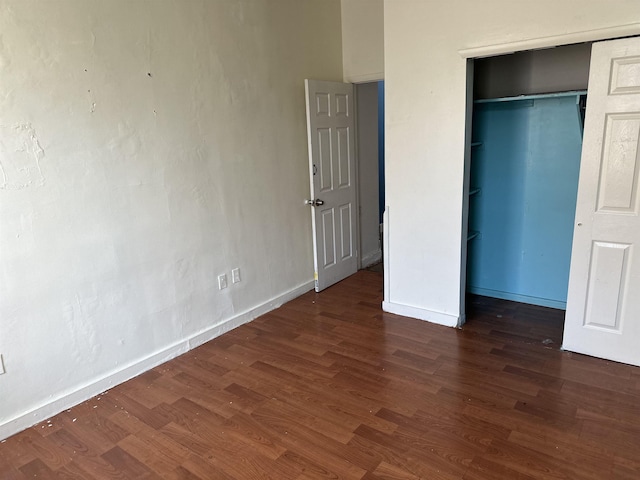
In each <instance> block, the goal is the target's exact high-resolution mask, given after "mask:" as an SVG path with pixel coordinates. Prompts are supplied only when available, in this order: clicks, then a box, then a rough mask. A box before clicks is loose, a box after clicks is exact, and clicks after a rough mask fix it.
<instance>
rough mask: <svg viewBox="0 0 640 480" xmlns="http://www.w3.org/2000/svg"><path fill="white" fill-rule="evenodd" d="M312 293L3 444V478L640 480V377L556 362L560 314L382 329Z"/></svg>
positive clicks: (535, 311)
mask: <svg viewBox="0 0 640 480" xmlns="http://www.w3.org/2000/svg"><path fill="white" fill-rule="evenodd" d="M381 291H382V277H381V275H380V274H378V273H375V272H368V271H364V272H359V273H358V274H357V275H355V276H353V277H351V278H349V279H347V280H345V281H344V282H342V283H341V284H339V285H337V286H334V287H332V288H330V289H328V290H327V291H325V292H323V293H321V294H315V293H313V292H310V293H308V294H306V295H303V296H302V297H300V298H298V299H296V300H294V301H293V302H290V303H288V304H287V305H285V306H284V307H282V308H280V309H278V310H275V311H274V312H272V313H270V314H268V315H265V316H263V317H261V318H259V319H257V320H255V321H254V322H252V323H251V324H248V325H245V326H243V327H240V328H238V329H236V330H234V331H232V332H230V333H227V334H225V335H223V336H222V337H219V338H218V339H216V340H214V341H212V342H209V343H207V344H205V345H203V346H202V347H200V348H198V349H196V350H193V351H192V352H190V353H188V354H186V355H184V356H182V357H180V358H177V359H175V360H173V361H170V362H168V363H166V364H164V365H161V366H159V367H158V368H155V369H153V370H151V371H149V372H147V373H145V374H144V375H141V376H140V377H137V378H135V379H134V380H131V381H129V382H127V383H125V384H123V385H121V386H119V387H116V388H114V389H112V390H111V391H109V392H106V393H104V394H102V395H100V396H98V397H96V398H94V399H92V400H90V401H88V402H86V403H84V404H82V405H79V406H77V407H74V408H73V409H71V410H70V411H68V412H64V413H62V414H60V415H57V416H56V417H53V418H52V419H50V420H49V421H47V422H43V423H41V424H39V425H36V426H35V427H33V428H30V429H28V430H26V431H25V432H23V433H21V434H19V435H16V436H14V437H12V438H9V439H8V440H7V441H6V442H4V443H2V444H0V478H2V479H5V480H6V479H27V478H34V477H37V478H57V479H83V480H85V479H93V478H95V479H98V478H110V479H111V478H114V479H123V478H131V479H157V478H167V479H191V480H195V479H201V480H204V479H238V480H245V479H277V480H282V479H299V480H310V479H364V480H379V479H429V480H432V479H433V480H439V479H467V480H473V479H492V480H493V479H509V480H514V479H515V480H518V479H546V478H549V479H594V480H603V479H639V478H640V455H639V450H640V369H638V368H635V367H630V366H626V365H621V364H616V363H611V362H606V361H602V360H596V359H593V358H590V357H585V356H581V355H575V354H571V353H566V352H561V351H559V346H560V343H561V335H562V312H560V311H557V310H551V309H545V308H539V307H531V306H526V305H521V304H516V303H511V302H506V301H499V300H491V299H486V298H482V297H475V298H472V299H470V304H469V310H470V315H469V320H468V323H467V325H466V326H465V328H464V329H463V330H455V329H450V328H446V327H438V326H435V325H432V324H429V323H426V322H421V321H417V320H411V319H407V318H403V317H398V316H395V315H390V314H385V313H383V312H382V311H381V309H380V303H381V300H382V293H381Z"/></svg>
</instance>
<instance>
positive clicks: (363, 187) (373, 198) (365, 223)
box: [354, 81, 384, 270]
mask: <svg viewBox="0 0 640 480" xmlns="http://www.w3.org/2000/svg"><path fill="white" fill-rule="evenodd" d="M354 86H355V96H356V144H357V155H358V209H359V215H358V216H359V231H360V235H359V252H360V255H359V258H360V269H374V270H376V269H378V270H379V269H380V268H381V266H382V254H383V252H382V213H383V210H384V82H383V81H378V82H368V83H359V84H355V85H354Z"/></svg>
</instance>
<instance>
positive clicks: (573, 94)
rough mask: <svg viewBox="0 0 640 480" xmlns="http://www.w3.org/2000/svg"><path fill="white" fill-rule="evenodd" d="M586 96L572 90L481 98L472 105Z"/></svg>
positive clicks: (584, 91)
mask: <svg viewBox="0 0 640 480" xmlns="http://www.w3.org/2000/svg"><path fill="white" fill-rule="evenodd" d="M586 94H587V91H586V90H572V91H569V92H558V93H537V94H535V95H519V96H516V97H500V98H483V99H480V100H474V101H473V103H499V102H515V101H518V100H536V99H538V98H556V97H579V96H580V95H586ZM471 145H473V144H471Z"/></svg>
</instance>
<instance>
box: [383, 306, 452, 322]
mask: <svg viewBox="0 0 640 480" xmlns="http://www.w3.org/2000/svg"><path fill="white" fill-rule="evenodd" d="M382 310H384V311H385V312H389V313H395V314H396V315H402V316H403V317H411V318H417V319H418V320H426V321H427V322H431V323H437V324H438V325H444V326H447V327H456V328H457V327H458V326H459V325H460V317H459V316H457V315H451V314H449V313H443V312H435V311H433V310H426V309H424V308H418V307H411V306H409V305H402V304H399V303H392V302H387V301H384V302H382Z"/></svg>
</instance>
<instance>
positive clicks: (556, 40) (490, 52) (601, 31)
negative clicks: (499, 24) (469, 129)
mask: <svg viewBox="0 0 640 480" xmlns="http://www.w3.org/2000/svg"><path fill="white" fill-rule="evenodd" d="M634 35H640V23H629V24H627V25H619V26H615V27H606V28H597V29H593V30H585V31H582V32H573V33H567V34H563V35H552V36H550V37H540V38H532V39H529V40H520V41H517V42H510V43H498V44H494V45H482V46H479V47H471V48H462V49H460V50H458V53H459V54H460V56H461V57H462V58H481V57H491V56H495V55H504V54H507V53H514V52H520V51H522V50H535V49H538V48H548V47H556V46H558V45H570V44H572V43H581V42H591V41H597V40H607V39H610V38H619V37H631V36H634Z"/></svg>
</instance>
